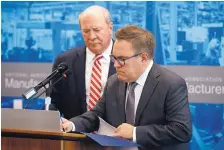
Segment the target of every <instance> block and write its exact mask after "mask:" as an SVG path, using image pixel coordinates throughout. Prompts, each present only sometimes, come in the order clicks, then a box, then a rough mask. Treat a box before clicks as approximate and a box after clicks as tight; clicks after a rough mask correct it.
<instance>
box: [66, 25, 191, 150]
mask: <svg viewBox="0 0 224 150" xmlns="http://www.w3.org/2000/svg"><path fill="white" fill-rule="evenodd" d="M115 36H116V41H115V43H114V47H113V55H111V56H110V57H111V60H112V61H113V62H114V67H115V68H116V71H117V74H115V75H113V76H111V77H110V78H109V79H108V81H107V84H106V87H105V91H104V94H103V96H102V98H101V100H100V101H99V102H98V103H97V105H96V107H95V108H94V109H92V110H91V111H89V112H86V113H84V114H83V115H81V116H78V117H75V118H72V119H70V120H69V121H68V120H66V119H64V120H63V124H62V128H64V129H65V131H68V132H69V131H72V130H73V131H80V132H93V131H95V130H97V129H98V128H99V120H98V118H97V116H100V117H101V118H103V119H104V120H106V121H107V122H108V123H109V124H111V125H112V126H114V127H116V131H115V134H114V136H116V137H121V138H125V139H129V140H133V141H134V142H136V143H137V144H139V145H141V146H142V147H144V148H143V149H150V150H187V149H188V142H189V141H190V139H191V136H192V122H191V117H190V116H191V115H190V111H189V103H188V92H187V86H186V83H185V81H184V79H182V78H181V77H180V76H178V75H176V74H175V73H173V72H171V71H169V70H167V69H165V68H163V67H161V66H159V65H158V64H156V63H155V62H153V56H154V47H155V41H154V38H153V35H152V34H151V33H150V32H148V31H145V30H143V29H141V28H139V27H137V26H133V25H129V26H126V27H123V28H121V29H119V30H118V31H117V32H116V35H115ZM141 149H142V148H141Z"/></svg>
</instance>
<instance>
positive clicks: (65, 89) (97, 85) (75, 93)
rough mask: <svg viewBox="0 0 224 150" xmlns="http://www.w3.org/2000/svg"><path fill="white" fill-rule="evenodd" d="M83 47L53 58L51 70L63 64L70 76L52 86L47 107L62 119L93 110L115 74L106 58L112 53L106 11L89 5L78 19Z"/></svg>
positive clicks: (108, 19)
mask: <svg viewBox="0 0 224 150" xmlns="http://www.w3.org/2000/svg"><path fill="white" fill-rule="evenodd" d="M79 25H80V28H81V32H82V36H83V39H84V42H85V46H82V47H77V48H73V49H71V50H68V51H66V52H64V53H62V54H60V55H58V56H57V58H56V60H55V62H54V65H53V70H54V69H55V68H56V67H57V66H58V64H60V63H61V62H66V63H67V64H68V67H69V69H70V70H71V71H72V74H71V75H70V76H68V77H67V79H66V80H61V81H60V82H59V83H57V84H55V85H54V87H53V89H52V92H51V94H50V97H51V106H52V107H51V108H52V109H57V110H59V111H60V112H61V113H62V114H63V115H64V117H65V118H67V119H70V118H72V117H75V116H77V115H81V114H82V113H84V112H86V111H87V110H91V109H92V108H93V107H95V104H96V102H97V101H98V100H99V98H100V97H101V95H102V91H103V89H104V86H105V83H106V81H107V78H108V77H109V76H110V75H112V74H114V73H115V72H116V70H115V68H114V66H113V62H111V61H110V57H109V55H110V54H111V52H112V47H113V40H112V30H113V23H112V20H111V17H110V13H109V11H108V10H107V9H106V8H104V7H101V6H97V5H93V6H90V7H88V8H87V9H86V10H84V11H83V12H82V13H81V14H80V16H79Z"/></svg>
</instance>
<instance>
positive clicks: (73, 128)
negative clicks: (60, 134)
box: [71, 122, 75, 131]
mask: <svg viewBox="0 0 224 150" xmlns="http://www.w3.org/2000/svg"><path fill="white" fill-rule="evenodd" d="M71 123H72V131H75V124H74V123H73V122H71Z"/></svg>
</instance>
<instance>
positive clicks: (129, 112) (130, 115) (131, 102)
mask: <svg viewBox="0 0 224 150" xmlns="http://www.w3.org/2000/svg"><path fill="white" fill-rule="evenodd" d="M136 85H137V83H136V82H132V83H130V84H129V91H128V98H127V103H126V123H128V124H131V125H134V123H135V117H134V116H135V92H134V90H135V87H136Z"/></svg>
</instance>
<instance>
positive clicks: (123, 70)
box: [113, 40, 144, 82]
mask: <svg viewBox="0 0 224 150" xmlns="http://www.w3.org/2000/svg"><path fill="white" fill-rule="evenodd" d="M135 54H136V53H135V52H134V50H133V48H132V44H131V43H130V42H127V41H124V40H116V41H115V43H114V47H113V56H114V57H116V58H118V59H119V58H122V59H125V58H128V57H131V56H134V57H131V58H129V59H126V60H125V64H123V65H121V64H119V62H118V59H117V60H115V62H114V67H115V68H116V70H117V75H118V79H119V80H122V81H124V82H133V81H135V80H137V79H138V77H139V76H140V75H141V74H142V72H143V70H144V69H143V62H142V58H141V54H140V55H136V56H135Z"/></svg>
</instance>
